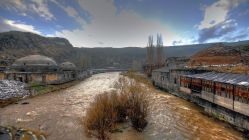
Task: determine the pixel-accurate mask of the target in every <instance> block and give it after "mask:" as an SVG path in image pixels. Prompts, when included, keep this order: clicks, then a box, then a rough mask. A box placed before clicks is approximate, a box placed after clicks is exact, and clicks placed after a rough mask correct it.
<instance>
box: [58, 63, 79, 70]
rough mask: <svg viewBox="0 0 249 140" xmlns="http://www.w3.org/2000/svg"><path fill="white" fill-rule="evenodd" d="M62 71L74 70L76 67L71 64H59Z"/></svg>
mask: <svg viewBox="0 0 249 140" xmlns="http://www.w3.org/2000/svg"><path fill="white" fill-rule="evenodd" d="M60 68H61V69H62V70H76V66H75V65H74V64H73V63H71V62H63V63H61V64H60Z"/></svg>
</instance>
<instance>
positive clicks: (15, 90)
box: [0, 80, 31, 100]
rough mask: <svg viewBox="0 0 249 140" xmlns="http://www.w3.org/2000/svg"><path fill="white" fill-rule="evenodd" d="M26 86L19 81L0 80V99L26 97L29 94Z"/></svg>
mask: <svg viewBox="0 0 249 140" xmlns="http://www.w3.org/2000/svg"><path fill="white" fill-rule="evenodd" d="M26 87H27V85H26V84H25V83H22V82H19V81H14V80H0V100H7V99H11V98H25V97H28V96H30V95H31V94H30V92H29V91H28V90H27V89H25V88H26Z"/></svg>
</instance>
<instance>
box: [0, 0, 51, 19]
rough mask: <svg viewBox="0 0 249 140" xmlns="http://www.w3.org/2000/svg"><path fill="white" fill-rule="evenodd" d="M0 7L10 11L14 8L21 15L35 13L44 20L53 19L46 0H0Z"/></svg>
mask: <svg viewBox="0 0 249 140" xmlns="http://www.w3.org/2000/svg"><path fill="white" fill-rule="evenodd" d="M0 7H1V8H7V9H8V10H10V11H12V10H14V11H16V12H19V14H20V15H22V16H27V15H30V14H31V13H35V14H37V15H39V16H41V17H43V18H45V19H46V20H52V19H55V16H54V15H53V14H52V13H51V11H50V10H49V8H48V1H47V0H31V1H30V2H29V1H23V0H1V1H0Z"/></svg>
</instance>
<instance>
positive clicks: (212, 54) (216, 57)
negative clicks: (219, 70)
mask: <svg viewBox="0 0 249 140" xmlns="http://www.w3.org/2000/svg"><path fill="white" fill-rule="evenodd" d="M248 60H249V41H242V42H236V43H217V44H213V46H212V47H209V48H206V49H203V50H202V51H200V52H198V53H196V54H195V55H193V56H192V57H191V60H190V62H189V64H190V65H191V66H199V65H202V66H203V65H204V66H207V65H227V64H228V65H237V64H244V65H248Z"/></svg>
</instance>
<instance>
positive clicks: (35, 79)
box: [30, 73, 43, 83]
mask: <svg viewBox="0 0 249 140" xmlns="http://www.w3.org/2000/svg"><path fill="white" fill-rule="evenodd" d="M30 82H33V83H42V82H43V81H42V74H36V73H34V74H31V81H30Z"/></svg>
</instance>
